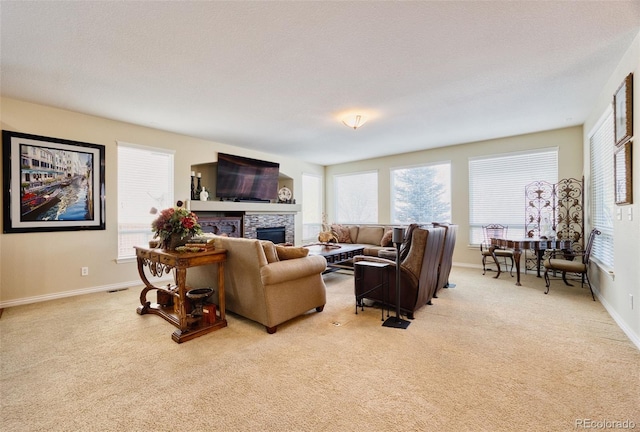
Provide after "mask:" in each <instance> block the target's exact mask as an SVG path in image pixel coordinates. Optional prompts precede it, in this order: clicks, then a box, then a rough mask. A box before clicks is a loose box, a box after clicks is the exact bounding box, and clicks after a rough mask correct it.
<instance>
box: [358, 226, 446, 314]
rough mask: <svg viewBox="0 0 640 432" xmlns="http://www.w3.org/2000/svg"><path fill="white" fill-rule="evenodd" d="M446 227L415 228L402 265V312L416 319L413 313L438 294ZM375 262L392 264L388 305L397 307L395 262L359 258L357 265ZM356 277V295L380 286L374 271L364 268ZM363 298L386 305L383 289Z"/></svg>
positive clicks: (363, 256) (389, 271) (389, 274)
mask: <svg viewBox="0 0 640 432" xmlns="http://www.w3.org/2000/svg"><path fill="white" fill-rule="evenodd" d="M445 231H446V230H445V228H443V227H436V226H430V227H421V228H415V229H413V231H412V234H411V243H410V247H409V250H408V253H407V255H406V257H405V258H404V259H403V260H402V261H401V262H400V287H401V289H400V310H401V312H403V313H406V314H407V317H408V318H409V319H413V316H414V312H415V311H416V310H418V309H420V308H421V307H422V306H424V305H426V304H427V303H429V302H430V301H431V299H432V298H433V295H434V294H435V293H436V291H437V285H438V269H439V266H440V259H441V257H442V251H443V249H444V243H445V242H444V240H445ZM359 261H373V262H380V263H388V264H390V265H389V267H387V271H388V277H389V290H388V292H389V294H388V304H389V305H390V306H392V307H395V304H396V300H395V299H396V263H395V261H393V260H389V259H385V258H380V257H374V256H365V255H360V256H356V257H355V258H354V262H355V263H357V262H359ZM356 276H357V277H355V276H354V279H355V291H356V295H359V294H360V293H364V292H366V291H367V289H368V287H373V286H375V285H376V284H377V283H378V280H379V274H378V273H377V271H375V270H370V269H368V268H366V267H365V268H364V269H363V270H362V272H361V274H359V275H356ZM364 298H368V299H370V300H374V301H377V302H384V301H385V299H384V298H383V294H382V292H381V290H374V291H370V292H369V293H368V294H366V295H364Z"/></svg>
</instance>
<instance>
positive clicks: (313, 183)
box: [302, 174, 322, 242]
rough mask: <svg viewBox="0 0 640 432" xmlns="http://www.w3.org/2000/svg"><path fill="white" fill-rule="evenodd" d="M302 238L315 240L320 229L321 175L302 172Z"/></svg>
mask: <svg viewBox="0 0 640 432" xmlns="http://www.w3.org/2000/svg"><path fill="white" fill-rule="evenodd" d="M302 196H303V197H304V199H303V200H302V239H303V241H304V242H309V241H314V240H315V241H317V239H318V233H319V232H320V231H322V176H319V175H314V174H302Z"/></svg>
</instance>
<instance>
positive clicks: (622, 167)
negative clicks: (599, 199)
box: [613, 141, 633, 205]
mask: <svg viewBox="0 0 640 432" xmlns="http://www.w3.org/2000/svg"><path fill="white" fill-rule="evenodd" d="M613 160H614V179H615V181H614V185H615V200H616V204H617V205H628V204H633V190H632V186H633V185H632V177H631V175H632V172H631V167H632V164H631V141H627V142H625V143H624V144H622V145H621V146H620V147H619V148H616V150H615V153H614V158H613Z"/></svg>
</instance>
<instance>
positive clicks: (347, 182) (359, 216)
mask: <svg viewBox="0 0 640 432" xmlns="http://www.w3.org/2000/svg"><path fill="white" fill-rule="evenodd" d="M333 184H334V194H335V200H336V201H335V208H336V211H335V213H336V220H335V222H337V223H344V224H359V223H378V172H377V171H373V172H365V173H357V174H344V175H337V176H335V177H334V180H333Z"/></svg>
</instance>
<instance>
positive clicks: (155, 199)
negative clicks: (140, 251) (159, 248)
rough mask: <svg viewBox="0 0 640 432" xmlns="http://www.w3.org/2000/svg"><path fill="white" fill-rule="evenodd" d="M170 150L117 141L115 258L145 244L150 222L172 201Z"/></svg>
mask: <svg viewBox="0 0 640 432" xmlns="http://www.w3.org/2000/svg"><path fill="white" fill-rule="evenodd" d="M173 153H174V152H173V151H169V150H165V149H156V148H151V147H143V146H137V145H134V144H127V143H123V142H118V259H126V258H132V257H134V256H135V251H134V249H133V246H148V244H149V240H150V239H151V238H152V236H153V233H152V232H151V222H152V221H153V219H154V218H156V217H157V215H154V214H151V213H150V211H151V209H152V208H156V209H157V210H158V211H160V210H162V209H165V208H168V207H171V206H173V205H174V204H175V203H174V202H173Z"/></svg>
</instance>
